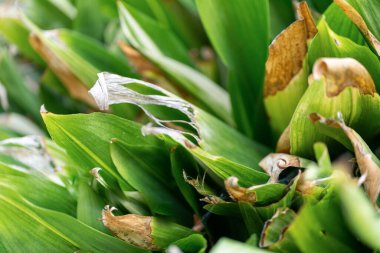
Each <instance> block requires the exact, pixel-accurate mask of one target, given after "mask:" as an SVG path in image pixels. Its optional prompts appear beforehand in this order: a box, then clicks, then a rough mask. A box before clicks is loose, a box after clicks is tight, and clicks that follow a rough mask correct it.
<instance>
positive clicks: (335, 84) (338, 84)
mask: <svg viewBox="0 0 380 253" xmlns="http://www.w3.org/2000/svg"><path fill="white" fill-rule="evenodd" d="M322 76H323V77H324V78H325V80H326V94H327V96H329V97H333V96H337V95H339V93H340V92H342V91H343V90H344V89H345V88H346V87H355V88H358V89H359V91H360V93H361V94H363V95H374V93H375V92H376V88H375V83H374V82H373V80H372V77H371V75H370V74H369V73H368V71H367V70H366V69H365V67H364V66H363V65H362V64H360V63H359V62H358V61H357V60H355V59H352V58H321V59H319V60H318V61H317V62H316V63H315V64H314V67H313V78H314V79H315V80H319V79H321V77H322Z"/></svg>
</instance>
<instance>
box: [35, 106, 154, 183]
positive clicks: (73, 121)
mask: <svg viewBox="0 0 380 253" xmlns="http://www.w3.org/2000/svg"><path fill="white" fill-rule="evenodd" d="M42 118H43V120H44V122H45V124H46V127H47V129H48V131H49V134H50V136H51V137H52V138H53V140H54V141H55V142H56V143H57V144H58V145H60V146H61V147H63V148H64V149H65V150H66V151H67V153H68V154H69V155H70V157H71V158H72V159H73V160H74V161H75V162H76V163H77V164H78V166H79V167H80V169H81V171H82V172H83V173H88V172H89V171H90V170H91V169H93V168H95V167H100V168H102V169H104V170H105V171H106V173H107V175H106V176H107V179H108V180H112V179H111V178H110V176H112V177H113V178H114V179H118V180H119V182H125V181H124V180H123V179H122V178H121V177H120V175H119V174H118V172H117V170H116V168H115V166H114V164H113V162H112V159H111V155H110V154H109V145H110V144H109V142H110V141H111V139H112V138H115V137H118V138H128V139H129V140H131V141H133V142H136V143H141V144H144V143H146V144H149V143H150V141H152V139H153V138H144V137H143V136H142V135H141V133H140V126H139V125H138V124H137V123H134V122H132V121H128V120H125V119H122V118H119V117H117V116H114V115H109V114H102V113H93V114H88V115H85V114H76V115H55V114H53V113H42ZM94 133H96V135H95V134H94ZM111 182H112V181H111Z"/></svg>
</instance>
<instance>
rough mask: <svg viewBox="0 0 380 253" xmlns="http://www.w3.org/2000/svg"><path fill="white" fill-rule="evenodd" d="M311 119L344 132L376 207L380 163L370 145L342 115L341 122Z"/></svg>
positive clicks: (320, 117)
mask: <svg viewBox="0 0 380 253" xmlns="http://www.w3.org/2000/svg"><path fill="white" fill-rule="evenodd" d="M310 119H311V120H312V121H313V122H319V123H321V124H324V125H327V126H329V127H332V128H335V129H341V130H343V132H344V133H345V135H346V136H347V138H348V139H349V140H350V141H351V144H352V146H353V148H354V151H355V156H356V161H357V163H358V165H359V169H360V173H361V175H362V177H363V179H364V187H365V189H366V191H367V193H368V196H369V198H370V200H371V202H372V204H374V205H376V201H377V198H378V196H379V193H380V161H379V160H378V159H377V157H376V156H375V155H374V154H373V153H372V151H371V150H370V148H369V147H368V145H367V144H366V143H365V142H364V140H363V139H362V138H361V137H360V135H359V134H358V133H357V132H355V130H353V129H352V128H350V127H348V126H347V125H346V124H345V123H344V121H343V119H342V116H341V115H340V119H339V120H334V119H326V118H324V117H323V116H321V115H319V114H317V113H313V114H311V115H310Z"/></svg>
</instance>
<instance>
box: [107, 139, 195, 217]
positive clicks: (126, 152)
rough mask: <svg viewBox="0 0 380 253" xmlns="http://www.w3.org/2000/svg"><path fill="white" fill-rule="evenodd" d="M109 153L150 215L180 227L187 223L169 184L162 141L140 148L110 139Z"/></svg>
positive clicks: (180, 203)
mask: <svg viewBox="0 0 380 253" xmlns="http://www.w3.org/2000/svg"><path fill="white" fill-rule="evenodd" d="M110 150H111V157H112V161H113V162H114V164H115V166H116V168H117V170H118V172H119V173H120V175H121V176H122V177H123V178H124V179H125V180H126V181H127V182H128V183H129V184H130V185H132V187H133V188H135V189H137V190H138V191H139V192H140V193H141V194H142V195H143V197H144V199H146V202H147V204H148V206H149V207H150V209H151V211H152V213H153V214H159V215H165V216H167V217H170V218H172V219H174V220H176V221H178V222H181V223H183V224H187V222H186V221H189V220H191V218H192V217H191V213H189V212H188V211H187V210H186V207H187V206H185V205H184V203H183V200H182V198H181V196H180V195H178V188H177V187H176V186H175V185H173V178H172V177H171V176H170V164H169V163H170V160H169V156H168V151H167V150H166V148H165V145H163V143H162V142H150V143H149V144H148V145H147V144H145V145H144V144H137V143H135V142H132V141H129V140H128V139H126V140H125V141H123V140H118V139H113V140H112V143H111V149H110ZM189 218H190V219H189Z"/></svg>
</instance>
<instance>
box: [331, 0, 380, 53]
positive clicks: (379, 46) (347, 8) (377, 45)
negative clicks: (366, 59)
mask: <svg viewBox="0 0 380 253" xmlns="http://www.w3.org/2000/svg"><path fill="white" fill-rule="evenodd" d="M334 2H335V3H336V4H337V5H338V6H339V7H340V8H341V9H342V10H343V12H344V13H345V14H346V15H347V16H348V17H349V18H350V19H351V20H352V22H353V23H354V24H355V25H356V26H357V27H358V28H359V30H360V31H361V32H362V33H363V34H364V36H365V37H366V39H367V40H368V41H369V42H370V43H371V44H372V46H373V48H374V49H375V50H376V52H377V54H378V55H380V42H379V41H378V40H377V38H376V37H375V36H374V35H373V34H372V33H371V31H370V30H369V29H368V27H367V25H366V23H365V21H364V19H363V17H362V16H361V15H360V13H359V12H357V11H356V10H355V8H354V7H352V6H351V5H350V4H349V3H348V2H347V1H345V0H335V1H334Z"/></svg>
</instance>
